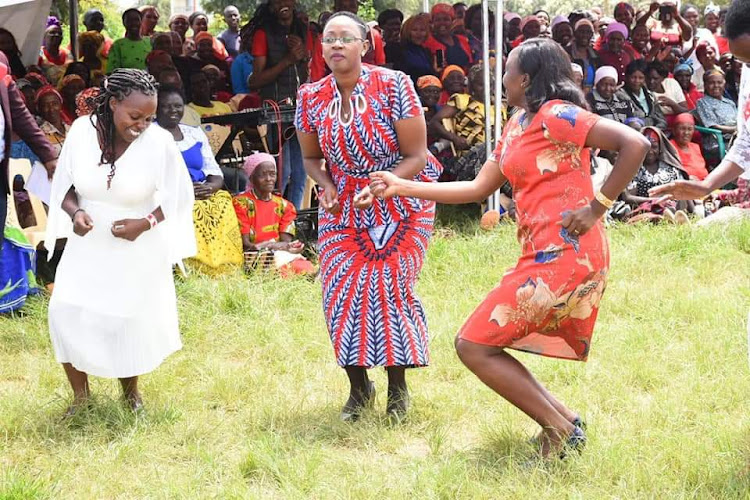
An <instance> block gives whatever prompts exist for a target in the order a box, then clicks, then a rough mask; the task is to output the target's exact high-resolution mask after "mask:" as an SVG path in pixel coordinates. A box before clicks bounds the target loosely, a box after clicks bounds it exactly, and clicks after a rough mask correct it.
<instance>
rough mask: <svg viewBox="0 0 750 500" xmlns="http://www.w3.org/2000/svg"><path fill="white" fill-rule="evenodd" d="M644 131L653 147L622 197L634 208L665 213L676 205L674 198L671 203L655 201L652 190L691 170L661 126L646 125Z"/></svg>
mask: <svg viewBox="0 0 750 500" xmlns="http://www.w3.org/2000/svg"><path fill="white" fill-rule="evenodd" d="M642 133H643V135H644V136H646V138H648V140H649V141H650V142H651V148H650V149H649V151H648V153H646V157H645V158H644V159H643V165H641V168H639V169H638V173H636V174H635V177H634V178H633V180H632V181H631V182H630V184H628V187H627V188H626V189H625V191H624V192H623V193H622V196H621V198H622V200H623V201H624V202H625V203H627V204H628V205H630V206H631V208H634V209H635V208H640V209H641V211H643V212H653V213H656V214H659V215H661V214H663V213H664V211H665V209H670V210H672V209H674V208H675V203H674V202H671V201H670V202H668V203H667V204H664V203H660V204H658V205H657V204H654V202H655V201H656V200H655V198H653V197H652V196H651V195H649V190H650V189H651V188H654V187H656V186H662V185H664V184H669V183H670V182H673V181H676V180H679V179H687V178H688V174H687V172H685V169H684V168H683V167H682V162H681V161H680V157H679V155H678V153H677V150H676V149H675V147H674V146H673V145H672V144H671V143H670V142H669V139H667V136H666V135H664V133H663V132H662V131H661V130H659V129H658V128H654V127H646V128H644V129H643V131H642Z"/></svg>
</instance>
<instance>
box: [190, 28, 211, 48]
mask: <svg viewBox="0 0 750 500" xmlns="http://www.w3.org/2000/svg"><path fill="white" fill-rule="evenodd" d="M193 40H195V44H196V45H198V44H199V43H200V42H201V40H210V41H211V45H213V43H214V36H213V35H212V34H211V33H209V32H208V31H201V32H200V33H198V34H197V35H195V37H193Z"/></svg>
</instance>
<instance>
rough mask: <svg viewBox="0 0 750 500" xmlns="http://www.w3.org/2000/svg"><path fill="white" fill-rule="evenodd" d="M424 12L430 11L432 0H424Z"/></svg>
mask: <svg viewBox="0 0 750 500" xmlns="http://www.w3.org/2000/svg"><path fill="white" fill-rule="evenodd" d="M422 12H427V13H429V12H430V0H422Z"/></svg>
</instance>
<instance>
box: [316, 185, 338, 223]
mask: <svg viewBox="0 0 750 500" xmlns="http://www.w3.org/2000/svg"><path fill="white" fill-rule="evenodd" d="M319 201H320V205H321V206H322V207H323V209H324V210H325V211H326V212H328V213H329V214H331V215H336V214H337V213H339V212H340V211H341V205H339V193H338V190H337V189H336V186H334V185H333V184H329V185H327V186H325V187H324V188H323V195H322V196H321V198H320V200H319Z"/></svg>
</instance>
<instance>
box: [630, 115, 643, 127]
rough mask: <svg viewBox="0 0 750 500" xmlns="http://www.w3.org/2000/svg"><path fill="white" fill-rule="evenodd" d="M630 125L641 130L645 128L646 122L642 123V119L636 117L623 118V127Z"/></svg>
mask: <svg viewBox="0 0 750 500" xmlns="http://www.w3.org/2000/svg"><path fill="white" fill-rule="evenodd" d="M631 123H635V124H637V125H638V128H643V127H645V126H646V122H645V121H643V118H640V117H637V116H630V117H628V118H625V125H627V126H630V124H631Z"/></svg>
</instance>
